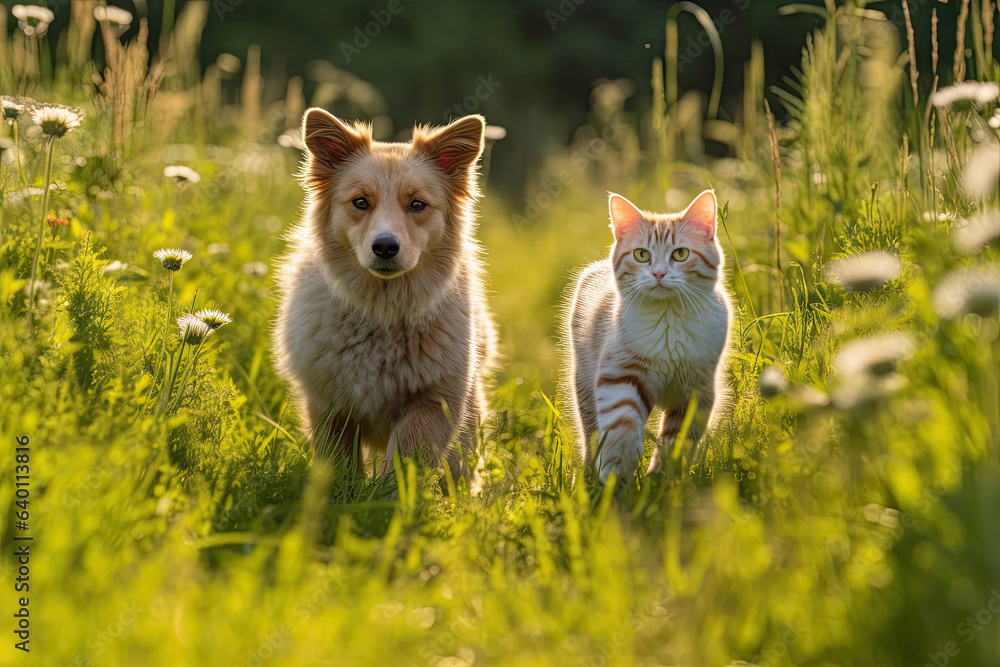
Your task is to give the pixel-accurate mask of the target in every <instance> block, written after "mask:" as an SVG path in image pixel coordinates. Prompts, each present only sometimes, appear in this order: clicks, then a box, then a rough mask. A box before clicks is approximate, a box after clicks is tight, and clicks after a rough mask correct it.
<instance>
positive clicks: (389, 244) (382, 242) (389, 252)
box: [372, 236, 399, 259]
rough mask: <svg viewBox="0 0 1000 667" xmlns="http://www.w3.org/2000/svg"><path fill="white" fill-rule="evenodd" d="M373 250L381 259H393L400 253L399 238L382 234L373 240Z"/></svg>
mask: <svg viewBox="0 0 1000 667" xmlns="http://www.w3.org/2000/svg"><path fill="white" fill-rule="evenodd" d="M372 252H373V253H375V256H376V257H378V258H379V259H392V258H393V257H395V256H396V255H398V254H399V239H397V238H396V237H395V236H380V237H378V238H377V239H375V240H374V241H372Z"/></svg>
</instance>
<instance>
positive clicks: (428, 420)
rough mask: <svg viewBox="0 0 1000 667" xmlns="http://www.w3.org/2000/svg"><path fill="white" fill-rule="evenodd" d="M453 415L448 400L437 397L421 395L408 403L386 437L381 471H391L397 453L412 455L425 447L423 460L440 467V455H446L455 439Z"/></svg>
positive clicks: (405, 455) (447, 455)
mask: <svg viewBox="0 0 1000 667" xmlns="http://www.w3.org/2000/svg"><path fill="white" fill-rule="evenodd" d="M455 417H456V415H453V414H451V411H450V409H449V406H448V403H447V402H446V401H443V400H441V399H440V398H438V397H436V396H423V397H420V398H419V399H417V400H415V401H414V402H413V403H411V404H410V405H408V406H407V408H406V411H405V412H404V413H403V416H402V417H401V418H400V420H399V422H398V423H397V424H396V427H395V428H393V429H392V434H391V435H390V436H389V444H388V446H387V447H386V452H385V460H384V461H383V462H382V472H383V473H387V472H389V471H390V470H392V459H393V456H395V454H396V452H397V451H398V452H399V456H400V458H406V457H411V458H415V457H416V456H417V455H418V454H420V453H421V449H423V448H425V449H426V456H425V459H429V460H426V463H429V464H431V465H435V466H439V465H441V463H442V458H446V459H449V463H450V459H451V458H454V457H453V456H449V454H450V452H449V450H450V449H451V441H452V440H453V439H454V438H455V421H454V419H455Z"/></svg>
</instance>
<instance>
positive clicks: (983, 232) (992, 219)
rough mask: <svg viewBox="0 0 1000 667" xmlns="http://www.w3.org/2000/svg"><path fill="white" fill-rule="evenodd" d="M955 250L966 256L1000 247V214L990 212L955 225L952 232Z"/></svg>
mask: <svg viewBox="0 0 1000 667" xmlns="http://www.w3.org/2000/svg"><path fill="white" fill-rule="evenodd" d="M951 234H952V242H953V243H954V244H955V249H956V250H958V251H959V252H961V253H964V254H966V255H974V254H976V253H977V252H979V251H980V250H982V249H983V248H985V247H986V246H993V247H994V248H998V247H1000V213H998V212H996V211H990V212H989V213H984V214H983V215H979V216H976V217H975V218H973V219H971V220H968V221H965V224H963V225H957V224H956V225H955V228H954V230H952V233H951Z"/></svg>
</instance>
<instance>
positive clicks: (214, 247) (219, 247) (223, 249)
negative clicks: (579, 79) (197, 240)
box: [208, 243, 229, 257]
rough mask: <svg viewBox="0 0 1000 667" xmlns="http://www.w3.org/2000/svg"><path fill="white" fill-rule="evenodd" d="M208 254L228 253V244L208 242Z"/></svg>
mask: <svg viewBox="0 0 1000 667" xmlns="http://www.w3.org/2000/svg"><path fill="white" fill-rule="evenodd" d="M208 254H209V255H212V256H213V257H214V256H216V255H228V254H229V244H228V243H209V244H208Z"/></svg>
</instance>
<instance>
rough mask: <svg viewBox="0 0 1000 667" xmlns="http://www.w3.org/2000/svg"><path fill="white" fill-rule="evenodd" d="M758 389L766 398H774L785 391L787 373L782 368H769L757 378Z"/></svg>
mask: <svg viewBox="0 0 1000 667" xmlns="http://www.w3.org/2000/svg"><path fill="white" fill-rule="evenodd" d="M757 388H758V389H760V395H761V396H763V397H764V398H773V397H775V396H777V395H778V394H780V393H781V392H783V391H785V373H784V372H783V371H782V370H781V367H780V366H768V367H767V368H765V369H764V370H762V371H761V372H760V377H759V378H757Z"/></svg>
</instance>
